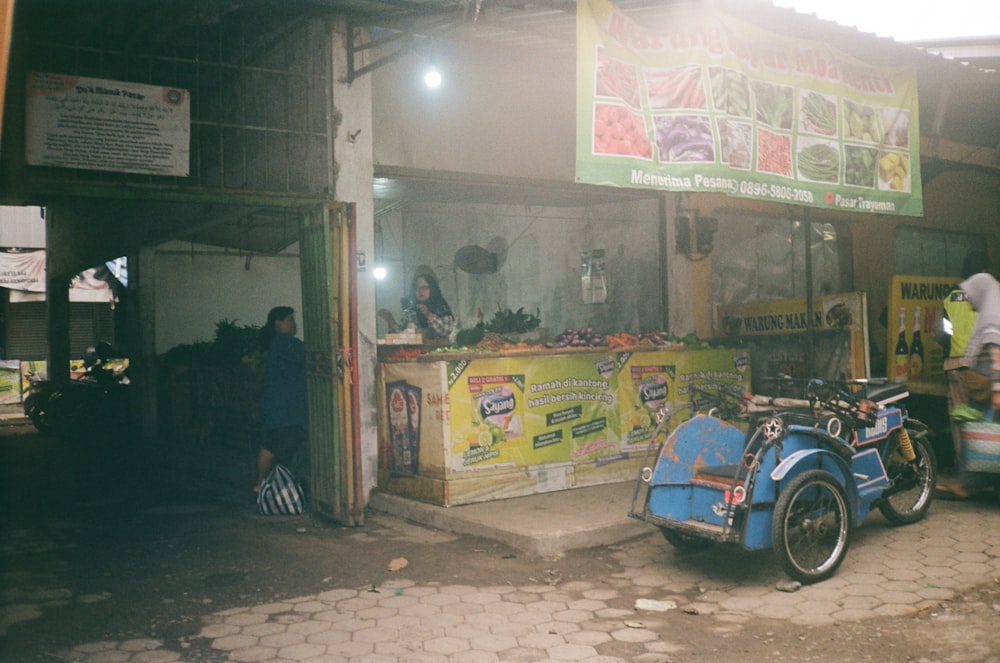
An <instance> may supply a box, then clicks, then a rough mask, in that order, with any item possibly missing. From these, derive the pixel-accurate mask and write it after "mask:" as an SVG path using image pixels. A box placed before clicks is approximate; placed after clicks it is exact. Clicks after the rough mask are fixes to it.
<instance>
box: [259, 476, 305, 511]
mask: <svg viewBox="0 0 1000 663" xmlns="http://www.w3.org/2000/svg"><path fill="white" fill-rule="evenodd" d="M304 506H305V495H304V494H303V492H302V484H300V483H299V481H298V479H296V478H295V475H293V474H292V472H291V470H289V469H288V468H287V467H285V466H284V465H281V464H280V463H278V464H276V465H275V466H274V467H273V468H272V469H271V471H270V472H269V473H268V475H267V477H265V478H264V483H262V484H261V485H260V492H258V493H257V510H258V511H260V513H261V514H263V515H265V516H297V515H299V514H301V513H302V511H303V508H304Z"/></svg>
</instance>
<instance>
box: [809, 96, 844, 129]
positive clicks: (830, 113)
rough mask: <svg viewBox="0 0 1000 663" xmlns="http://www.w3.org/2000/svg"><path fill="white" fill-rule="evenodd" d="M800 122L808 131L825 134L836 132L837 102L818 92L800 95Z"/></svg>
mask: <svg viewBox="0 0 1000 663" xmlns="http://www.w3.org/2000/svg"><path fill="white" fill-rule="evenodd" d="M802 123H803V125H804V126H805V128H806V129H807V130H808V131H813V132H816V133H819V134H824V135H826V136H832V135H834V134H835V133H837V104H835V103H834V102H833V101H830V100H829V99H827V98H826V97H825V96H823V95H822V94H820V93H819V92H812V91H810V92H808V93H806V94H805V95H804V96H803V97H802Z"/></svg>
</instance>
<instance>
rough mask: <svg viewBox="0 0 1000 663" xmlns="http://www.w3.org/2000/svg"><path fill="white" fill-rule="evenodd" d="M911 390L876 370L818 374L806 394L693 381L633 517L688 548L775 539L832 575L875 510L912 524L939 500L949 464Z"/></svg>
mask: <svg viewBox="0 0 1000 663" xmlns="http://www.w3.org/2000/svg"><path fill="white" fill-rule="evenodd" d="M908 395H909V394H908V392H907V390H906V387H905V386H904V385H902V384H897V383H886V382H881V383H875V382H873V381H866V380H856V381H844V382H836V383H833V382H823V381H820V380H811V381H809V382H808V384H807V387H806V390H805V394H804V396H803V397H783V396H778V397H774V396H764V395H759V394H746V393H743V392H742V391H740V390H738V389H736V388H735V387H732V386H729V385H709V386H703V387H699V386H697V385H691V407H690V409H691V411H692V413H691V416H690V418H688V419H686V420H685V421H683V422H682V423H680V424H679V425H677V427H676V428H674V429H673V430H672V431H671V432H670V434H669V435H666V429H665V427H666V425H667V422H668V421H669V420H670V419H671V418H672V415H673V413H670V412H663V413H658V425H657V429H656V431H655V432H654V436H653V440H654V442H651V443H650V448H649V453H648V455H647V458H646V460H645V461H644V462H643V467H642V470H641V472H640V477H639V479H638V481H637V483H636V492H635V495H634V496H633V501H632V507H631V510H630V512H629V514H628V515H629V516H630V517H632V518H637V519H640V520H644V521H646V522H648V523H651V524H653V525H655V526H657V527H658V528H659V529H660V530H661V532H662V533H663V536H664V538H666V540H667V541H668V542H670V543H671V544H673V545H674V546H675V547H677V548H680V549H684V550H693V549H699V548H702V547H704V546H707V545H711V544H715V543H721V544H736V545H739V546H741V547H743V548H744V549H746V550H763V549H768V548H771V549H773V551H774V553H775V555H776V556H777V558H778V560H780V562H781V564H782V566H783V567H784V569H785V571H786V572H787V573H788V574H789V575H790V576H791V577H793V578H795V579H796V580H799V581H801V582H803V583H813V582H818V581H820V580H825V579H826V578H829V577H830V576H832V575H833V574H834V573H835V572H836V570H837V567H839V566H840V563H841V562H842V561H843V559H844V556H845V555H846V553H847V548H848V544H849V535H850V532H851V530H852V528H853V527H855V526H858V525H860V524H861V523H862V522H863V521H864V520H865V518H866V516H867V515H868V513H869V512H870V510H871V509H872V508H877V509H878V510H879V511H881V512H882V514H883V516H885V518H886V520H888V521H889V522H890V523H893V524H900V525H902V524H908V523H913V522H916V521H918V520H921V519H922V518H923V517H924V516H925V515H926V513H927V510H928V508H929V507H930V504H931V500H932V498H933V491H934V485H935V481H936V471H937V462H936V459H935V457H934V451H933V448H932V446H931V444H930V441H929V440H928V439H927V437H928V435H929V433H930V431H929V430H928V428H927V426H925V425H924V424H922V423H921V422H919V421H917V420H916V419H913V418H912V417H910V416H909V414H908V413H907V411H906V408H905V406H904V405H903V401H904V400H905V399H906V397H907V396H908ZM661 431H662V434H663V435H664V439H663V440H662V441H660V442H659V443H658V444H657V443H656V442H655V440H657V439H658V436H659V435H661Z"/></svg>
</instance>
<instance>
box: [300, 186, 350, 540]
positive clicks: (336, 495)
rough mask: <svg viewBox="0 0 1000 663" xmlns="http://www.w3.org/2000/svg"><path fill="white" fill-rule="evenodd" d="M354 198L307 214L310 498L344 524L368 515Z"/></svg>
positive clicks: (304, 267) (303, 236) (304, 266)
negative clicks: (358, 347)
mask: <svg viewBox="0 0 1000 663" xmlns="http://www.w3.org/2000/svg"><path fill="white" fill-rule="evenodd" d="M354 246H355V224H354V205H352V204H345V203H338V204H330V205H324V206H322V207H318V208H316V209H313V210H310V211H309V212H307V213H306V214H305V216H304V217H303V219H302V228H301V233H300V255H301V271H302V315H301V318H302V339H303V341H304V342H305V346H306V388H307V392H308V395H309V452H310V466H311V482H310V498H311V503H312V506H313V509H314V510H315V511H317V512H318V513H320V514H322V515H324V516H327V517H329V518H331V519H332V520H335V521H337V522H339V523H343V524H345V525H351V526H353V525H361V524H362V523H363V521H364V497H363V492H362V490H361V463H360V453H359V451H360V437H359V434H358V433H359V431H358V430H357V428H356V423H357V414H356V413H357V411H358V410H357V394H356V393H355V385H356V384H357V380H356V379H355V372H356V370H357V368H356V367H357V360H356V356H355V355H356V354H357V352H356V348H355V345H354V339H355V338H356V337H357V334H356V333H355V330H356V327H357V314H356V308H355V305H354V302H355V301H356V298H355V292H356V285H355V284H356V278H355V277H356V273H357V272H356V265H355V261H354V259H353V257H352V256H353V255H354V253H355V250H354Z"/></svg>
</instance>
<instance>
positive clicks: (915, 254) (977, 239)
mask: <svg viewBox="0 0 1000 663" xmlns="http://www.w3.org/2000/svg"><path fill="white" fill-rule="evenodd" d="M984 246H986V240H985V238H983V237H982V236H980V235H967V234H963V233H954V232H945V231H942V230H927V229H926V228H911V227H909V226H902V227H900V228H897V229H896V233H895V235H894V237H893V247H892V249H893V255H894V257H895V261H896V271H895V273H896V274H908V275H914V276H958V275H959V274H960V273H961V271H962V261H963V260H965V255H966V254H967V253H969V252H970V251H977V250H979V251H981V250H982V248H983V247H984Z"/></svg>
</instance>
